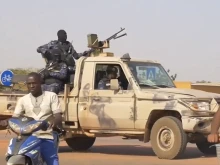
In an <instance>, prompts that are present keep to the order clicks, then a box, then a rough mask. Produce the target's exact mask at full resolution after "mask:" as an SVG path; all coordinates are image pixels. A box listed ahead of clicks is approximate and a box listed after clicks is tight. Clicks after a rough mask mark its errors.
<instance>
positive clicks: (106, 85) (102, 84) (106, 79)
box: [98, 77, 110, 89]
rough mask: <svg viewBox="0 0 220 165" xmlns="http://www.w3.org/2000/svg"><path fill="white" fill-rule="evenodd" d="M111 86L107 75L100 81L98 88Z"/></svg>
mask: <svg viewBox="0 0 220 165" xmlns="http://www.w3.org/2000/svg"><path fill="white" fill-rule="evenodd" d="M108 84H109V85H108ZM109 87H110V79H108V78H106V77H105V78H102V79H101V80H100V81H99V83H98V89H109Z"/></svg>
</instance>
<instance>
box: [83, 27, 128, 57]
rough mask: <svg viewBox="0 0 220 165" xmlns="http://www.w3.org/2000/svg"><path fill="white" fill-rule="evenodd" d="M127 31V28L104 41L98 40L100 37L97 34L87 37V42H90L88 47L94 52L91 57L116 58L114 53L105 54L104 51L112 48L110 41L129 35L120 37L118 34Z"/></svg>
mask: <svg viewBox="0 0 220 165" xmlns="http://www.w3.org/2000/svg"><path fill="white" fill-rule="evenodd" d="M123 30H125V28H121V30H120V31H118V32H117V33H115V34H113V35H112V36H110V37H109V38H107V39H105V40H104V41H99V40H98V35H97V34H88V35H87V40H88V47H89V48H91V49H92V50H93V51H91V55H90V56H114V55H113V53H110V52H105V53H104V52H103V49H107V48H110V40H112V39H114V40H115V39H118V38H120V37H123V36H125V35H127V33H124V34H122V35H120V36H118V34H119V33H120V32H122V31H123Z"/></svg>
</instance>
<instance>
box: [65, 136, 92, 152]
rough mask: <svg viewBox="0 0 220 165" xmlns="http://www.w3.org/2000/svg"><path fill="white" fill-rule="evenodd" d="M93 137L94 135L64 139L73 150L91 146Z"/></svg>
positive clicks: (82, 149) (86, 148)
mask: <svg viewBox="0 0 220 165" xmlns="http://www.w3.org/2000/svg"><path fill="white" fill-rule="evenodd" d="M95 139H96V138H95V137H94V138H93V137H73V138H68V139H66V143H67V145H68V146H69V147H70V148H72V149H73V150H74V151H85V150H88V149H89V148H90V147H92V145H93V144H94V142H95Z"/></svg>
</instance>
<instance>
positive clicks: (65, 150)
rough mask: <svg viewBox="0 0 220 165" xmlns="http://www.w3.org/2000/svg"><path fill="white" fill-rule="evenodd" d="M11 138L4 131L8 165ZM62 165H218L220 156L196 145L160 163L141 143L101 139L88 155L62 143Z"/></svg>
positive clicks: (0, 155) (0, 150)
mask: <svg viewBox="0 0 220 165" xmlns="http://www.w3.org/2000/svg"><path fill="white" fill-rule="evenodd" d="M10 138H11V136H10V135H7V136H6V137H5V132H3V131H1V132H0V162H2V163H1V164H2V165H3V164H5V163H3V162H5V159H4V155H5V152H6V148H7V145H8V140H9V139H10ZM59 156H60V164H61V165H113V164H114V165H121V164H126V165H142V164H147V165H177V164H178V165H185V164H187V165H195V164H199V165H207V164H209V165H217V164H219V162H218V160H217V158H216V157H210V158H207V157H203V154H201V153H200V152H199V151H198V150H197V148H196V147H195V146H194V145H188V147H187V150H186V152H185V154H184V158H183V159H181V160H160V159H158V158H157V157H156V156H155V154H154V153H153V151H152V149H151V147H150V144H143V143H141V142H139V141H137V140H122V139H121V138H120V137H115V138H98V139H97V140H96V142H95V144H94V146H93V147H92V148H91V149H90V150H88V151H87V152H83V153H80V152H72V150H71V149H70V148H69V147H67V145H66V143H65V142H62V143H61V146H60V151H59Z"/></svg>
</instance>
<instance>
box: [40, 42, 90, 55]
mask: <svg viewBox="0 0 220 165" xmlns="http://www.w3.org/2000/svg"><path fill="white" fill-rule="evenodd" d="M59 44H60V46H61V47H62V49H63V50H64V51H65V53H67V54H70V55H72V57H73V58H74V59H79V58H80V57H81V56H84V55H86V53H87V51H85V52H84V53H77V52H76V50H75V49H74V47H73V45H72V43H70V42H69V41H65V42H60V41H58V40H54V41H51V42H49V43H48V44H45V45H42V46H40V47H38V48H37V52H38V53H42V54H45V53H46V52H47V51H49V50H50V49H53V48H57V47H58V45H59Z"/></svg>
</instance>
